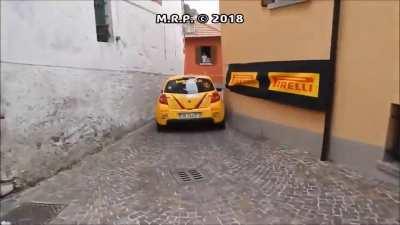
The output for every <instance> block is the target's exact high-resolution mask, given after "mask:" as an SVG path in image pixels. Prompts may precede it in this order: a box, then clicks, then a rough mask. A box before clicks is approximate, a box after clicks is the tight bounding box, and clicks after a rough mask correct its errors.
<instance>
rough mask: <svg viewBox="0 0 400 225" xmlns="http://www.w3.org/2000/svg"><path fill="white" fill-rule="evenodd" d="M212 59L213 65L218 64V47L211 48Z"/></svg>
mask: <svg viewBox="0 0 400 225" xmlns="http://www.w3.org/2000/svg"><path fill="white" fill-rule="evenodd" d="M210 48H211V49H210V54H211V55H210V58H211V63H212V64H215V63H217V47H216V46H210Z"/></svg>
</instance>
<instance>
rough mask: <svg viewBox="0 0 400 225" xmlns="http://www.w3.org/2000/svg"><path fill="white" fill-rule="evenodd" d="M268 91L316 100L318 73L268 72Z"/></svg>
mask: <svg viewBox="0 0 400 225" xmlns="http://www.w3.org/2000/svg"><path fill="white" fill-rule="evenodd" d="M268 79H269V81H270V84H269V87H268V90H270V91H279V92H285V93H291V94H296V95H305V96H310V97H316V98H318V90H319V73H288V72H269V73H268Z"/></svg>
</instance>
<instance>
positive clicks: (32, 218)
mask: <svg viewBox="0 0 400 225" xmlns="http://www.w3.org/2000/svg"><path fill="white" fill-rule="evenodd" d="M65 206H66V205H64V204H47V203H33V202H29V203H22V204H21V205H20V206H19V207H17V208H15V209H13V210H11V211H10V212H9V213H7V214H6V215H5V216H4V217H2V218H1V219H0V221H5V222H9V224H11V225H25V224H35V225H44V224H47V223H49V222H50V221H51V220H52V219H53V218H54V217H56V216H57V215H58V214H59V213H60V212H61V211H62V210H63V209H64V208H65Z"/></svg>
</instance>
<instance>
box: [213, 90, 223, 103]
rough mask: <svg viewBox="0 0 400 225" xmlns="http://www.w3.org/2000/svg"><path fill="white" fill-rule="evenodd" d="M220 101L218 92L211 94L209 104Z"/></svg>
mask: <svg viewBox="0 0 400 225" xmlns="http://www.w3.org/2000/svg"><path fill="white" fill-rule="evenodd" d="M220 99H221V96H219V94H218V92H213V93H212V94H211V103H214V102H218V101H219V100H220Z"/></svg>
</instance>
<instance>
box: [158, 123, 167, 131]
mask: <svg viewBox="0 0 400 225" xmlns="http://www.w3.org/2000/svg"><path fill="white" fill-rule="evenodd" d="M166 127H167V126H164V125H160V124H158V123H157V131H158V132H163V131H165V129H166Z"/></svg>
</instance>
